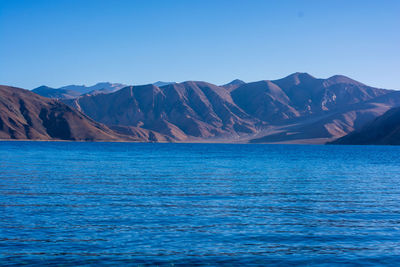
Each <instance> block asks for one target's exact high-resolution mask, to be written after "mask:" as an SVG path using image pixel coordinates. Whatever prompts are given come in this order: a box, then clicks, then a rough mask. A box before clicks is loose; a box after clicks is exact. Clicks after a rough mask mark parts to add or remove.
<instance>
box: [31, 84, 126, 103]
mask: <svg viewBox="0 0 400 267" xmlns="http://www.w3.org/2000/svg"><path fill="white" fill-rule="evenodd" d="M124 87H126V85H125V84H122V83H109V82H101V83H97V84H95V85H93V86H85V85H67V86H63V87H60V88H51V87H48V86H44V85H43V86H40V87H38V88H35V89H33V90H32V92H34V93H36V94H38V95H41V96H44V97H50V98H57V99H70V98H76V97H78V96H80V95H84V94H89V95H95V94H107V93H112V92H115V91H118V90H119V89H122V88H124Z"/></svg>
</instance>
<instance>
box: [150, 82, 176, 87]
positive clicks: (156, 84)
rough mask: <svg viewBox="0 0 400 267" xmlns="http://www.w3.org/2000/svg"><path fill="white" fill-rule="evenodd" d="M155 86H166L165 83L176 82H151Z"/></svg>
mask: <svg viewBox="0 0 400 267" xmlns="http://www.w3.org/2000/svg"><path fill="white" fill-rule="evenodd" d="M153 84H154V85H155V86H157V87H161V86H166V85H170V84H176V82H163V81H157V82H155V83H153Z"/></svg>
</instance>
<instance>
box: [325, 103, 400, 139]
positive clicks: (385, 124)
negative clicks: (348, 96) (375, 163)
mask: <svg viewBox="0 0 400 267" xmlns="http://www.w3.org/2000/svg"><path fill="white" fill-rule="evenodd" d="M331 144H339V145H400V108H399V107H397V108H393V109H390V110H389V111H387V112H386V113H384V114H383V115H381V116H379V117H377V118H375V119H374V120H373V121H371V122H369V123H368V124H366V125H365V126H364V127H362V128H361V129H360V130H359V131H355V132H352V133H350V134H348V135H346V136H344V137H342V138H339V139H338V140H336V141H334V142H332V143H331Z"/></svg>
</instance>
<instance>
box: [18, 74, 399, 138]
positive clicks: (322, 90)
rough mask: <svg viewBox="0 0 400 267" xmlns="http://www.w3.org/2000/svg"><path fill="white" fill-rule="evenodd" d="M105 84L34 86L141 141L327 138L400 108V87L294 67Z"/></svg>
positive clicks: (110, 128)
mask: <svg viewBox="0 0 400 267" xmlns="http://www.w3.org/2000/svg"><path fill="white" fill-rule="evenodd" d="M101 84H103V86H97V85H96V86H92V87H84V88H82V87H80V88H78V87H76V86H67V87H61V88H59V89H52V88H47V87H44V86H42V87H39V88H36V89H34V90H33V92H35V93H36V94H39V95H42V96H45V97H50V98H56V99H57V103H59V104H60V105H61V104H62V103H64V104H66V105H68V106H69V107H70V108H71V111H73V112H76V114H79V115H80V116H84V117H85V118H86V119H87V120H90V122H92V123H98V125H101V127H103V128H102V129H107V131H108V133H109V134H111V133H112V134H113V136H115V138H117V139H119V140H122V139H123V140H137V141H165V142H235V143H309V144H322V143H326V142H331V141H334V140H336V139H338V138H341V137H343V136H345V135H347V134H349V133H352V132H354V131H360V130H361V129H363V127H366V125H368V124H370V123H371V122H372V121H374V120H375V119H376V118H377V117H379V116H381V115H383V114H384V113H385V112H386V111H388V110H389V109H391V108H395V107H398V106H400V92H398V91H394V90H387V89H380V88H374V87H371V86H367V85H365V84H363V83H360V82H358V81H355V80H353V79H350V78H348V77H345V76H342V75H335V76H332V77H330V78H327V79H319V78H315V77H313V76H311V75H310V74H307V73H294V74H291V75H289V76H287V77H285V78H282V79H278V80H262V81H257V82H249V83H246V82H244V81H241V80H234V81H232V82H230V83H228V84H225V85H215V84H211V83H207V82H203V81H186V82H182V83H175V82H157V83H155V84H148V85H139V86H124V85H122V84H110V83H101ZM104 85H107V86H104ZM112 85H114V86H112ZM115 85H116V86H115ZM157 85H159V86H157ZM89 88H90V89H89ZM101 90H103V92H98V91H101ZM30 93H31V92H30ZM43 99H44V98H43ZM43 99H42V100H43ZM47 101H50V100H47ZM52 101H55V100H52ZM17 110H18V109H17ZM99 127H100V126H99ZM83 131H84V130H83ZM110 131H111V132H110ZM28 139H29V138H28ZM92 139H93V140H95V139H96V138H92ZM102 140H104V139H102ZM110 140H111V139H110Z"/></svg>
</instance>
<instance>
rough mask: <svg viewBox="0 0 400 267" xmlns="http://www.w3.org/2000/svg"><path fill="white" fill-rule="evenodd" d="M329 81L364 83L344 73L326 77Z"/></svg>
mask: <svg viewBox="0 0 400 267" xmlns="http://www.w3.org/2000/svg"><path fill="white" fill-rule="evenodd" d="M326 81H327V82H329V83H331V84H333V83H346V84H354V85H358V86H360V85H364V84H363V83H360V82H358V81H356V80H353V79H351V78H349V77H347V76H344V75H333V76H332V77H329V78H328V79H326Z"/></svg>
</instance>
